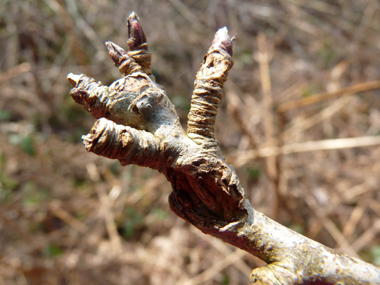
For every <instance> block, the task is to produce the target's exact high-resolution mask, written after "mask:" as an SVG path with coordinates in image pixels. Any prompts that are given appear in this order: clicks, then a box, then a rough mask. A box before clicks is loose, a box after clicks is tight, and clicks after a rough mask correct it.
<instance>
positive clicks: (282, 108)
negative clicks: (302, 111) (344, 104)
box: [277, 81, 380, 113]
mask: <svg viewBox="0 0 380 285" xmlns="http://www.w3.org/2000/svg"><path fill="white" fill-rule="evenodd" d="M376 89H380V81H371V82H364V83H358V84H354V85H351V86H349V87H346V88H342V89H339V90H337V91H335V92H327V93H321V94H315V95H313V96H309V97H306V98H301V99H298V100H294V101H290V102H286V103H283V104H281V105H279V106H278V107H277V110H278V112H281V113H283V112H286V111H289V110H293V109H297V108H300V107H304V106H307V105H311V104H315V103H318V102H322V101H326V100H329V99H332V98H335V97H339V96H347V95H351V94H355V93H361V92H365V91H370V90H376Z"/></svg>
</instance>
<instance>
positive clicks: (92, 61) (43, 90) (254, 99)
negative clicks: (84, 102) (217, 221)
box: [0, 0, 380, 285]
mask: <svg viewBox="0 0 380 285" xmlns="http://www.w3.org/2000/svg"><path fill="white" fill-rule="evenodd" d="M195 3H196V4H195ZM132 10H134V11H136V13H137V14H138V15H139V16H140V18H141V21H142V24H143V27H144V30H145V32H146V35H147V38H148V41H149V48H150V50H151V51H152V53H153V56H154V57H153V71H154V74H155V75H156V78H157V80H158V82H159V83H161V84H163V85H164V87H165V89H166V91H167V93H168V95H169V96H170V97H171V99H172V100H173V102H174V103H175V104H176V105H177V107H178V113H179V115H180V118H181V121H182V122H185V121H186V115H187V112H188V110H189V101H190V96H191V89H192V86H193V80H194V76H195V73H196V71H197V69H198V67H199V63H200V62H201V59H202V57H203V55H204V53H205V52H206V50H207V48H208V46H209V45H210V43H211V40H212V38H213V34H214V33H215V31H216V30H217V29H218V28H220V27H222V26H225V25H226V26H228V28H229V30H230V32H231V33H238V39H237V41H236V44H235V51H234V60H235V66H234V68H233V70H232V71H231V72H230V79H229V81H228V82H227V84H226V88H227V90H226V100H225V101H224V103H223V105H222V107H221V111H220V115H219V116H218V122H217V135H218V138H219V140H220V143H221V145H222V147H223V149H224V151H225V154H226V156H227V160H228V161H229V162H230V163H232V164H234V165H235V166H236V168H237V171H238V174H239V177H240V178H241V180H242V183H243V185H244V187H245V190H246V195H247V196H248V197H249V198H250V200H251V202H252V204H253V206H254V207H255V208H257V209H258V210H259V211H262V212H264V213H265V214H267V215H269V216H271V217H278V221H279V222H281V223H283V224H285V225H287V226H289V227H291V228H293V229H295V230H297V231H300V232H302V233H304V234H305V235H307V236H309V237H311V238H313V239H316V240H318V241H320V242H321V243H324V244H326V245H328V246H330V247H333V248H337V249H338V250H340V251H342V252H346V253H349V254H351V255H353V256H359V257H361V258H363V259H365V260H367V261H370V262H375V263H380V247H379V246H378V245H379V241H380V233H379V232H380V222H379V220H380V219H379V217H380V192H379V185H380V139H379V135H380V97H379V95H380V93H379V92H380V91H379V89H378V88H379V80H380V56H379V55H380V5H379V3H378V1H375V0H366V1H354V0H349V1H338V0H336V1H319V0H313V1H302V0H279V1H254V4H252V1H248V0H246V1H243V0H240V1H239V0H237V1H214V0H211V1H185V0H170V1H153V0H146V1H127V0H126V1H121V0H117V1H113V2H109V1H92V0H81V1H74V0H43V1H33V0H23V1H21V0H16V1H10V0H4V1H1V3H0V15H1V17H0V36H1V41H0V49H1V51H2V52H1V54H0V88H1V93H0V203H1V207H0V283H1V284H20V285H23V284H86V283H88V284H231V285H237V284H247V283H248V277H249V276H248V275H249V272H250V269H252V268H254V267H256V266H260V265H262V263H260V261H259V260H257V259H255V258H254V257H251V256H249V255H246V254H245V253H243V252H240V251H236V249H234V248H232V247H230V246H228V245H226V244H224V243H223V242H221V241H219V240H216V239H213V238H211V237H209V236H204V235H203V234H202V233H200V232H199V231H197V230H196V229H194V228H192V227H191V226H189V225H188V224H186V223H185V222H183V221H182V220H180V219H179V218H177V217H176V216H175V215H174V214H173V213H171V212H170V210H169V207H168V203H167V197H168V194H169V193H170V191H171V189H170V185H169V184H168V183H167V182H166V181H165V179H164V177H163V176H162V175H160V174H159V173H157V172H155V171H152V170H150V169H144V168H139V167H136V166H128V167H124V168H122V167H120V166H119V164H118V163H117V162H114V161H110V160H107V159H104V158H101V157H96V156H95V155H92V154H89V153H86V152H85V149H84V148H83V146H82V143H81V141H80V136H81V135H83V134H85V133H86V132H87V131H88V130H89V129H90V127H91V125H92V124H93V122H94V119H93V118H91V117H90V115H88V114H86V113H85V111H84V110H83V109H82V108H81V107H80V106H77V105H76V104H75V103H74V102H73V101H72V100H71V98H69V96H68V92H69V88H70V85H69V84H68V82H67V81H66V75H67V73H68V72H74V73H86V74H87V75H90V76H93V77H95V78H96V79H98V80H101V81H102V82H103V83H104V84H109V83H111V82H112V81H113V80H115V79H116V78H118V76H119V75H118V72H117V70H116V69H115V68H114V67H113V65H112V62H111V60H109V59H108V55H107V52H106V48H105V46H104V44H103V43H104V42H105V41H106V40H112V41H113V42H115V43H117V44H119V45H124V46H126V35H127V29H126V26H125V21H126V18H127V16H128V15H129V13H130V12H131V11H132ZM258 35H260V36H258ZM368 82H375V83H368ZM376 84H377V85H376ZM358 86H359V87H360V88H359V89H358ZM314 95H315V96H314ZM289 102H291V103H289Z"/></svg>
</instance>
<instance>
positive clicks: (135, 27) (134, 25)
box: [127, 12, 148, 51]
mask: <svg viewBox="0 0 380 285" xmlns="http://www.w3.org/2000/svg"><path fill="white" fill-rule="evenodd" d="M127 27H128V41H127V45H128V48H129V50H131V51H132V50H137V49H145V50H148V45H147V43H146V37H145V34H144V31H143V29H142V27H141V25H140V19H139V17H138V16H137V15H136V13H135V12H132V13H131V15H129V17H128V19H127Z"/></svg>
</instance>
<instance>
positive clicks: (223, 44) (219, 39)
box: [210, 27, 236, 56]
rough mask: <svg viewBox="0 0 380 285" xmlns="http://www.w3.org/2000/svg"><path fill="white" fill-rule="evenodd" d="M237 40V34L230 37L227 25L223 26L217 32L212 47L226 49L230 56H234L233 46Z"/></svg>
mask: <svg viewBox="0 0 380 285" xmlns="http://www.w3.org/2000/svg"><path fill="white" fill-rule="evenodd" d="M235 40H236V35H234V36H233V37H230V36H229V35H228V30H227V28H226V27H224V28H221V29H219V30H218V31H217V32H216V34H215V37H214V40H213V42H212V45H211V48H210V49H218V48H221V49H224V50H225V51H226V52H227V53H228V54H229V55H230V56H232V54H233V51H232V46H233V43H234V42H235Z"/></svg>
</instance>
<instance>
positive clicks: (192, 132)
mask: <svg viewBox="0 0 380 285" xmlns="http://www.w3.org/2000/svg"><path fill="white" fill-rule="evenodd" d="M127 25H128V32H129V38H128V41H127V45H128V48H129V50H128V51H126V50H124V49H123V48H121V47H120V46H118V45H116V44H114V43H112V42H107V43H106V47H107V49H108V51H109V54H110V57H111V59H112V60H113V62H114V64H115V66H116V67H117V68H118V69H119V71H120V73H121V74H122V78H121V79H119V80H117V81H115V82H114V83H112V84H111V85H110V86H108V87H107V86H104V85H102V83H101V82H96V81H95V80H94V79H92V78H89V77H87V76H86V75H74V74H71V73H70V74H69V75H68V80H69V82H70V83H71V84H72V87H73V88H72V90H71V92H70V94H71V96H72V97H73V99H74V100H75V101H76V102H77V103H79V104H81V105H83V106H84V108H85V109H86V110H87V111H89V112H90V113H91V114H92V115H93V116H94V117H95V118H96V119H98V120H97V122H96V123H95V125H94V126H93V127H92V129H91V131H90V133H89V134H88V135H86V136H83V140H84V144H85V148H86V149H87V150H88V151H91V152H94V153H95V154H97V155H102V156H105V157H108V158H111V159H118V160H119V161H120V163H121V164H122V165H128V164H136V165H140V166H146V167H151V168H153V169H156V170H158V171H160V172H161V173H163V174H164V175H165V176H166V178H167V180H168V181H169V182H170V183H171V185H172V188H173V192H172V193H171V194H170V196H169V204H170V207H171V209H172V210H173V212H174V213H176V214H177V215H178V216H179V217H181V218H183V219H185V220H186V221H188V222H190V223H192V224H193V225H194V226H195V227H197V228H198V229H200V230H201V231H203V232H204V233H206V234H210V235H213V236H215V237H218V238H220V239H222V240H224V241H225V242H228V243H230V244H232V245H234V246H236V247H239V248H241V249H243V250H245V251H247V252H249V253H251V254H253V255H255V256H258V257H259V258H261V259H262V260H264V261H265V262H267V265H266V266H265V267H261V268H256V269H254V270H253V272H252V275H251V284H260V283H261V284H380V269H379V267H377V266H374V265H371V264H368V263H365V262H363V261H361V260H358V259H354V258H351V257H349V256H347V255H342V254H338V253H336V252H334V251H333V250H332V249H329V248H327V247H325V246H323V245H321V244H319V243H317V242H315V241H312V240H310V239H308V238H306V237H304V236H302V235H300V234H298V233H296V232H294V231H292V230H290V229H288V228H286V227H284V226H282V225H280V224H278V223H276V222H275V221H273V220H271V219H269V218H267V217H266V216H264V215H263V214H262V213H259V212H257V211H255V210H254V209H253V208H252V206H251V204H250V203H249V201H248V199H247V198H246V197H245V195H244V190H243V188H242V186H241V184H240V181H239V179H238V177H237V175H236V172H235V170H234V168H233V167H232V166H231V165H228V164H227V163H226V162H225V161H224V158H223V156H222V152H221V150H220V148H219V144H218V141H217V140H216V138H215V134H214V124H215V120H216V116H217V112H218V107H219V105H220V102H221V100H222V98H223V86H224V83H225V82H226V80H227V75H228V71H229V70H230V68H231V67H232V65H233V60H232V47H233V43H234V40H235V37H230V36H229V35H228V31H227V28H222V29H220V30H219V31H218V32H217V33H216V35H215V38H214V41H213V42H212V45H211V47H210V49H209V50H208V52H207V54H206V56H205V57H204V60H203V63H202V64H201V67H200V69H199V71H198V73H197V75H196V80H195V83H194V92H193V97H192V100H191V110H190V113H189V116H188V128H187V133H186V132H185V131H184V130H183V129H182V127H181V125H180V123H179V119H178V116H177V114H176V111H175V107H174V105H173V104H172V103H171V102H170V100H169V99H168V97H167V96H166V94H165V91H164V89H163V88H162V87H161V86H160V85H158V84H156V82H155V79H154V77H153V75H152V71H151V53H150V52H149V50H148V44H147V42H146V37H145V35H144V32H143V30H142V27H141V25H140V22H139V19H138V17H137V15H136V14H135V13H132V14H131V15H130V17H129V18H128V21H127Z"/></svg>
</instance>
